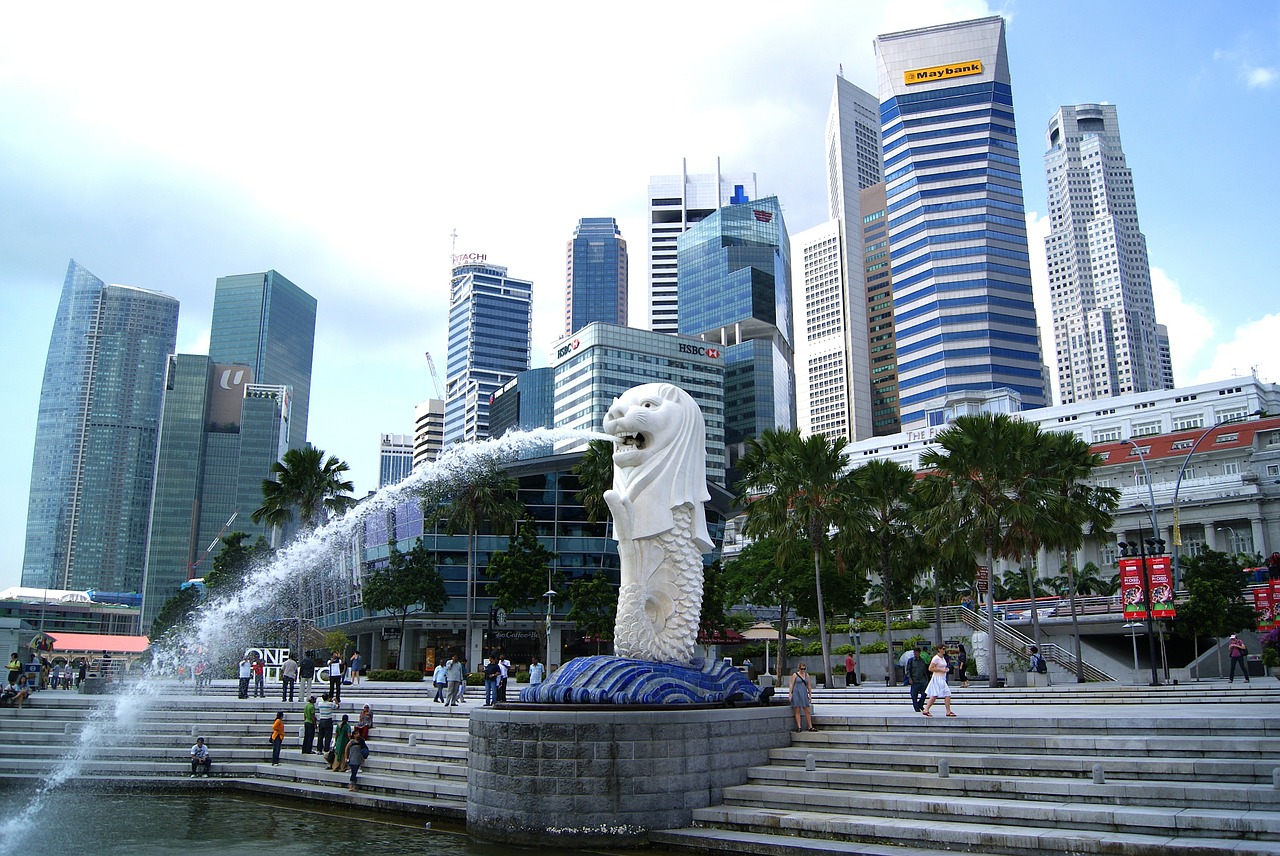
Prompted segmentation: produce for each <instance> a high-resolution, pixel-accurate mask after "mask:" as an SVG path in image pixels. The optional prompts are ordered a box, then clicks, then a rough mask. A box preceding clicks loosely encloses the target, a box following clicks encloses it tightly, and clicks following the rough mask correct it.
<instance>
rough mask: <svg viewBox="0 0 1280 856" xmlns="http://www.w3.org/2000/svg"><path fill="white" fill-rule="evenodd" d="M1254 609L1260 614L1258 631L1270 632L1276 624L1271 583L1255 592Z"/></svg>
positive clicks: (1259, 587)
mask: <svg viewBox="0 0 1280 856" xmlns="http://www.w3.org/2000/svg"><path fill="white" fill-rule="evenodd" d="M1253 608H1254V611H1255V612H1257V613H1258V629H1259V630H1270V629H1271V627H1272V625H1273V624H1274V623H1275V604H1274V602H1273V601H1272V599H1271V584H1270V583H1265V584H1263V585H1260V586H1258V587H1257V588H1255V589H1254V590H1253Z"/></svg>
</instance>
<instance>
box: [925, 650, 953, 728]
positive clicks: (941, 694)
mask: <svg viewBox="0 0 1280 856" xmlns="http://www.w3.org/2000/svg"><path fill="white" fill-rule="evenodd" d="M948 668H949V667H948V666H947V646H946V645H939V646H938V648H937V651H936V652H935V653H934V655H933V659H932V660H930V661H929V672H930V674H932V675H933V677H931V678H930V679H929V686H927V687H925V691H924V692H925V695H927V696H929V701H928V702H926V703H925V706H924V710H923V711H921V712H922V713H923V714H924V715H925V716H933V714H931V713H930V712H929V708H931V707H933V703H934V702H935V701H937V700H938V699H942V703H943V704H944V705H946V708H947V716H955V714H954V713H952V712H951V687H949V686H948V685H947V669H948Z"/></svg>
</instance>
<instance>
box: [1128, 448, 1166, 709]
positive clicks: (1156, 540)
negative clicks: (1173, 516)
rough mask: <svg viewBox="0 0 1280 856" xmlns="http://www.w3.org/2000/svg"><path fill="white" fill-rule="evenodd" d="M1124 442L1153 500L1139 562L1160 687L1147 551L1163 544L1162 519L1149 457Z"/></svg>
mask: <svg viewBox="0 0 1280 856" xmlns="http://www.w3.org/2000/svg"><path fill="white" fill-rule="evenodd" d="M1123 442H1125V443H1127V444H1128V445H1130V446H1132V447H1133V451H1134V452H1135V453H1136V454H1137V456H1138V460H1139V461H1141V462H1142V474H1143V476H1144V477H1145V478H1146V480H1147V498H1148V499H1150V500H1151V537H1150V538H1149V539H1144V538H1141V537H1139V539H1138V540H1139V543H1138V544H1137V547H1138V560H1139V561H1140V562H1141V563H1142V592H1143V599H1144V601H1145V602H1146V608H1147V645H1148V647H1150V649H1151V651H1150V654H1151V686H1153V687H1158V686H1160V676H1159V675H1157V674H1156V640H1155V635H1156V631H1155V624H1154V618H1153V616H1152V614H1151V613H1152V612H1153V609H1152V607H1153V604H1152V602H1151V577H1150V574H1149V573H1148V569H1147V550H1146V547H1147V545H1148V544H1150V545H1151V546H1152V547H1153V548H1154V547H1155V546H1156V545H1157V544H1163V543H1164V542H1163V541H1161V540H1160V518H1159V516H1158V515H1157V513H1156V494H1155V489H1154V488H1153V487H1152V486H1151V471H1150V470H1149V469H1147V456H1146V455H1145V454H1144V453H1143V451H1142V447H1141V446H1139V445H1138V444H1137V443H1135V442H1134V441H1133V440H1124V441H1123ZM1128 546H1129V547H1130V548H1131V549H1132V548H1133V547H1134V544H1133V542H1129V544H1128Z"/></svg>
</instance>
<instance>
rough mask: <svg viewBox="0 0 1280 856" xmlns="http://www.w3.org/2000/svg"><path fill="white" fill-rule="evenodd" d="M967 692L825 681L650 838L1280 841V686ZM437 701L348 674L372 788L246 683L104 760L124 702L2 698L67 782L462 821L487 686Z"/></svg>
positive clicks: (1193, 847)
mask: <svg viewBox="0 0 1280 856" xmlns="http://www.w3.org/2000/svg"><path fill="white" fill-rule="evenodd" d="M277 692H278V690H277ZM955 693H956V695H955V698H954V702H955V709H956V711H957V713H958V714H959V716H958V717H957V718H954V719H946V718H944V717H941V716H938V717H934V718H932V719H926V718H924V717H921V716H920V715H919V714H917V713H915V712H914V711H912V709H911V706H910V702H909V700H908V697H907V691H906V690H905V689H904V688H901V687H893V688H885V687H884V686H883V685H879V686H871V685H865V686H863V687H859V688H850V689H845V690H829V691H828V690H821V689H820V690H818V692H817V693H816V706H815V718H816V723H817V726H818V728H819V729H820V730H819V731H818V732H816V733H805V734H796V735H792V740H791V745H790V746H787V747H783V748H781V749H778V750H774V751H773V752H772V753H771V754H770V759H769V763H767V764H764V765H761V766H758V767H753V768H751V769H750V770H747V771H744V776H743V783H742V784H741V785H738V786H734V787H729V788H726V789H725V792H724V799H723V801H722V802H721V803H720V804H718V805H713V806H711V807H709V808H706V809H699V810H698V811H697V812H695V816H694V826H693V827H691V828H688V829H683V830H662V831H655V832H653V833H652V834H651V835H650V838H651V840H653V841H654V842H656V843H657V844H658V845H660V846H663V847H670V848H678V849H681V850H693V851H702V852H738V853H748V852H750V853H769V854H773V853H778V854H781V853H794V852H803V853H865V854H890V853H893V854H902V856H908V854H922V853H935V852H942V851H957V850H959V851H969V852H979V853H1040V852H1075V853H1123V854H1152V856H1154V854H1157V853H1160V854H1163V853H1187V854H1190V853H1196V854H1213V853H1223V854H1226V853H1232V854H1237V855H1238V856H1248V854H1255V853H1256V854H1264V853H1265V854H1280V778H1278V777H1280V772H1277V771H1280V720H1277V717H1276V712H1277V711H1280V706H1278V705H1280V681H1276V680H1274V679H1271V678H1267V679H1255V680H1254V681H1253V683H1251V684H1248V685H1246V684H1243V683H1241V682H1237V683H1236V684H1234V685H1228V684H1227V683H1226V682H1223V681H1212V682H1211V681H1206V682H1202V683H1198V684H1190V685H1181V686H1171V687H1159V688H1147V687H1131V686H1119V685H1116V684H1085V685H1075V684H1071V685H1065V686H1054V687H1044V688H1010V689H1000V690H992V689H988V688H985V687H978V686H977V685H976V684H975V685H974V686H972V687H971V688H968V689H960V688H956V690H955ZM433 694H434V690H433V689H431V688H429V687H428V686H427V685H426V684H420V685H419V684H408V685H403V684H402V685H391V684H376V683H368V682H366V683H365V684H363V685H362V686H360V687H349V688H347V691H346V692H345V693H344V701H343V705H342V708H341V711H340V713H346V714H347V715H348V716H350V717H351V718H352V719H353V720H354V719H355V718H356V715H357V714H358V712H359V710H360V707H361V706H362V705H363V704H366V703H367V704H370V705H371V707H372V709H373V711H374V717H375V726H374V729H373V732H372V734H371V735H370V745H371V748H372V754H371V757H370V759H369V764H368V767H367V769H366V771H365V772H364V773H363V774H362V775H361V786H362V790H361V791H359V792H356V793H351V792H349V791H348V790H347V789H346V788H345V785H346V783H347V778H348V777H347V776H346V775H345V774H339V773H333V772H329V771H328V770H326V769H325V768H324V765H323V762H322V760H321V756H319V755H302V754H301V752H300V741H299V738H298V734H299V729H300V726H301V703H300V702H295V703H294V704H292V705H287V704H284V705H282V704H281V703H280V702H279V701H278V698H279V697H278V695H277V696H275V697H274V698H272V697H268V698H266V699H250V700H239V699H236V698H235V694H234V689H233V686H232V685H231V684H230V683H228V684H220V685H217V686H215V692H214V693H212V694H207V695H201V696H196V695H194V694H192V692H191V687H190V685H189V684H188V685H185V686H183V685H178V684H176V683H175V684H167V685H164V686H163V687H162V691H161V692H160V693H158V694H157V695H156V696H154V697H153V698H151V699H149V702H148V703H147V704H146V705H143V706H140V707H138V708H136V710H133V709H132V708H131V707H130V706H129V705H124V706H123V707H124V711H125V712H124V718H125V720H126V722H125V723H124V732H125V733H123V734H122V733H120V732H115V731H112V730H110V729H107V730H103V731H101V732H100V735H101V736H100V737H98V738H97V740H96V742H97V744H98V745H96V746H95V747H93V751H91V752H80V750H78V749H77V746H78V744H79V741H80V735H81V734H82V732H84V730H85V728H86V725H87V723H89V722H90V721H91V712H92V711H93V710H94V709H95V708H97V707H100V706H104V705H105V706H108V707H121V706H120V705H118V704H117V702H118V700H119V699H118V697H114V696H82V695H79V694H77V693H74V692H52V691H45V692H43V693H38V694H36V696H35V697H33V699H32V700H31V701H30V703H29V704H28V706H27V707H26V708H25V709H24V710H22V711H17V710H12V709H5V710H0V777H3V778H6V779H25V780H28V781H32V782H33V783H34V781H35V780H38V779H42V778H43V777H45V776H47V775H48V774H49V773H50V772H51V771H53V770H54V769H55V768H58V767H60V766H64V765H67V764H70V765H73V766H72V767H71V768H67V769H68V770H69V771H70V772H71V776H70V778H69V781H68V786H71V787H84V786H93V787H110V788H114V789H120V788H125V789H155V788H163V789H166V790H184V789H205V788H232V789H236V790H238V791H251V792H252V791H261V792H268V793H276V794H280V795H285V796H289V797H291V798H306V799H312V800H320V801H326V802H333V803H340V804H344V805H349V806H353V807H363V808H376V809H382V810H391V811H396V812H403V813H409V814H414V815H419V816H424V817H426V818H440V819H443V820H452V821H457V822H460V821H461V820H462V819H463V818H464V817H465V815H466V800H467V766H468V765H467V756H468V751H469V745H470V742H469V736H468V718H469V713H470V711H471V710H473V709H474V708H475V706H476V704H477V703H478V702H479V701H480V700H481V698H480V696H479V695H478V694H477V693H476V691H475V690H474V689H473V691H472V695H471V697H470V698H469V699H468V701H467V703H466V704H464V705H463V706H461V707H460V708H457V709H455V710H453V711H447V710H445V709H443V706H442V705H438V704H433V703H432V702H431V697H432V695H433ZM280 709H283V710H284V711H285V714H286V731H287V737H286V740H285V748H284V752H283V753H282V763H281V765H280V766H278V767H273V766H272V765H271V764H270V749H269V746H268V743H267V737H268V735H269V732H270V725H271V720H272V719H273V718H274V715H275V711H276V710H280ZM131 710H132V711H133V712H131ZM91 733H98V732H96V728H95V732H91ZM196 734H200V735H202V736H205V737H206V740H207V741H208V742H209V744H210V747H211V750H212V752H213V755H214V759H215V760H214V777H213V778H210V779H207V780H206V779H194V780H193V779H190V778H189V766H188V763H187V752H188V749H189V747H190V745H191V743H192V742H194V735H196ZM68 755H71V756H73V759H72V760H70V761H65V760H63V759H64V757H66V756H68ZM585 762H588V763H589V759H587V760H586V761H585ZM18 792H19V793H20V790H19V791H18ZM585 798H588V799H589V796H588V797H585Z"/></svg>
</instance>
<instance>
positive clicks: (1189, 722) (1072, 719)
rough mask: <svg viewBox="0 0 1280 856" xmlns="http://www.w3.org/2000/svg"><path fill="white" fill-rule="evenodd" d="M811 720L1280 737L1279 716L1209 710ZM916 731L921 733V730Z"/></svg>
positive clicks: (822, 716)
mask: <svg viewBox="0 0 1280 856" xmlns="http://www.w3.org/2000/svg"><path fill="white" fill-rule="evenodd" d="M908 710H909V709H908ZM813 722H814V725H816V726H817V727H818V729H819V733H820V732H821V731H823V730H824V729H825V730H841V731H843V730H852V731H868V732H885V731H893V732H905V731H908V730H911V731H918V730H919V729H926V728H927V729H932V730H934V731H935V732H936V733H937V734H954V733H961V734H965V733H986V734H989V733H992V732H996V731H1003V732H1005V733H1008V734H1013V735H1021V736H1042V735H1051V736H1059V735H1085V736H1092V737H1099V736H1109V737H1137V738H1142V739H1145V738H1146V736H1147V735H1152V736H1159V737H1181V736H1184V735H1186V736H1192V737H1196V738H1199V737H1203V736H1206V735H1208V736H1225V737H1232V738H1242V737H1271V738H1280V720H1278V719H1263V718H1259V719H1223V718H1215V717H1210V716H1204V717H1190V716H1181V717H1180V716H1160V715H1156V714H1148V715H1146V716H1135V717H1119V718H1118V717H1109V718H1107V719H1105V720H1099V719H1096V718H1092V717H1087V716H1059V717H1054V716H1044V715H1037V716H1026V715H1022V714H1019V713H1015V712H1012V711H1011V712H1010V714H1009V716H1007V717H1005V716H990V715H983V716H973V717H965V716H964V714H963V713H962V712H961V713H960V714H959V715H958V716H956V717H946V716H943V715H942V714H941V713H938V714H935V715H934V716H933V717H932V718H928V717H923V716H921V715H920V714H918V713H914V714H913V713H910V712H907V713H902V714H892V715H888V716H885V715H857V714H856V713H849V712H847V709H839V708H838V709H834V710H831V711H818V710H816V711H815V712H814V717H813ZM806 734H807V733H806ZM801 736H805V735H801ZM916 736H918V737H923V735H916ZM817 739H820V738H817ZM929 739H934V737H932V736H931V737H930V738H929ZM939 739H940V738H939Z"/></svg>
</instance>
